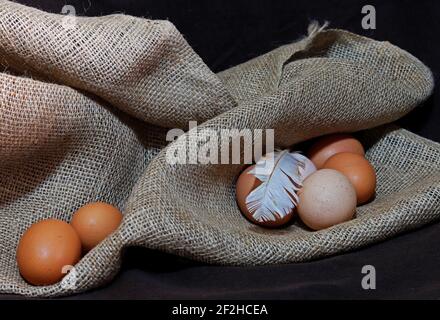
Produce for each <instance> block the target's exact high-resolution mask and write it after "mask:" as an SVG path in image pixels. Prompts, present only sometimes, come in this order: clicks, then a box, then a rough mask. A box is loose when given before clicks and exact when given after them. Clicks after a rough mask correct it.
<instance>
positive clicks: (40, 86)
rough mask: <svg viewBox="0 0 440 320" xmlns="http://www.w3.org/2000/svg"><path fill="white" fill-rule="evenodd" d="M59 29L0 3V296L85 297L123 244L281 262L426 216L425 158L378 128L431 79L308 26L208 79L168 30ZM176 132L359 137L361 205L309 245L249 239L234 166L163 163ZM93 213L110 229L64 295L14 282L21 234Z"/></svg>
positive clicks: (430, 181) (431, 186)
mask: <svg viewBox="0 0 440 320" xmlns="http://www.w3.org/2000/svg"><path fill="white" fill-rule="evenodd" d="M63 18H64V17H63V16H60V15H54V14H47V13H44V12H41V11H38V10H36V9H32V8H27V7H24V6H22V5H18V4H14V3H12V2H8V1H3V0H1V1H0V63H1V65H2V66H4V68H3V70H2V73H1V74H0V157H1V162H0V179H1V184H0V292H2V293H17V294H23V295H29V296H56V295H64V294H69V293H73V292H80V291H84V290H87V289H90V288H93V287H96V286H98V285H101V284H103V283H105V282H107V281H109V280H111V279H112V277H113V276H114V275H115V274H116V272H117V271H118V268H119V265H120V262H121V251H122V249H123V248H124V247H127V246H134V245H138V246H145V247H148V248H151V249H157V250H162V251H166V252H169V253H173V254H176V255H180V256H184V257H188V258H191V259H196V260H199V261H204V262H208V263H216V264H225V265H261V264H275V263H289V262H299V261H306V260H310V259H315V258H319V257H323V256H327V255H330V254H335V253H339V252H343V251H347V250H351V249H355V248H358V247H360V246H363V245H366V244H369V243H372V242H376V241H379V240H383V239H386V238H390V237H392V236H393V235H395V234H397V233H399V232H402V231H405V230H409V229H413V228H416V227H418V226H421V225H423V224H426V223H428V222H430V221H433V220H435V219H437V218H438V217H439V216H440V170H439V168H440V145H439V144H437V143H434V142H432V141H429V140H427V139H424V138H422V137H419V136H417V135H415V134H412V133H410V132H408V131H406V130H403V129H399V128H395V127H392V126H383V124H386V123H390V122H392V121H394V120H396V119H398V118H399V117H401V116H403V115H404V114H406V113H408V112H409V111H410V110H412V109H413V108H414V107H415V106H417V105H418V104H419V103H420V102H421V101H423V100H424V99H426V97H427V96H428V95H429V94H430V93H431V91H432V89H433V79H432V75H431V72H430V70H429V69H428V68H427V67H426V66H424V65H423V64H422V63H421V62H420V61H419V60H417V59H416V58H415V57H413V56H412V55H410V54H409V53H407V52H405V51H403V50H401V49H399V48H397V47H395V46H393V45H391V44H390V43H388V42H377V41H374V40H371V39H368V38H364V37H361V36H358V35H354V34H351V33H349V32H346V31H342V30H322V29H318V27H317V26H315V25H312V26H311V27H310V30H309V35H308V36H307V37H304V38H303V39H300V40H299V41H297V42H295V43H292V44H289V45H286V46H282V47H280V48H278V49H276V50H274V51H272V52H269V53H268V54H265V55H263V56H260V57H258V58H256V59H253V60H251V61H249V62H247V63H245V64H242V65H239V66H237V67H234V68H232V69H229V70H226V71H224V72H221V73H220V74H218V75H216V74H214V73H212V72H211V71H210V70H209V69H208V67H207V66H206V65H205V64H204V63H203V61H202V60H201V59H200V57H198V56H197V54H196V53H195V52H194V51H193V50H192V49H191V48H190V46H189V45H188V44H187V42H186V41H185V40H184V38H183V37H182V35H180V34H179V32H178V31H177V30H176V28H175V27H174V26H173V25H172V24H171V23H170V22H168V21H151V20H146V19H140V18H134V17H130V16H126V15H111V16H105V17H99V18H77V20H76V25H75V27H74V28H65V27H63V20H62V19H63ZM206 41H209V39H206ZM190 120H196V121H198V123H199V124H200V126H199V130H202V129H203V128H211V129H212V130H215V131H219V130H220V129H222V128H226V129H228V128H237V129H242V128H249V129H255V128H262V129H264V128H274V129H275V141H276V145H277V146H280V147H284V146H291V145H293V144H295V143H298V142H301V141H304V140H307V139H309V138H312V137H316V136H319V135H323V134H327V133H331V132H337V131H345V132H354V131H361V132H359V133H358V135H359V136H360V138H361V139H362V140H363V142H364V143H365V145H366V146H367V148H368V152H367V157H368V159H370V160H371V162H372V163H373V165H374V167H375V168H376V170H377V176H378V185H377V196H376V199H375V200H374V201H373V202H371V203H369V204H367V205H364V206H362V207H359V208H358V210H357V216H356V218H355V219H354V220H352V221H350V222H347V223H343V224H340V225H336V226H334V227H332V228H329V229H326V230H322V231H319V232H311V231H308V230H306V229H304V228H303V227H302V226H301V225H300V224H298V223H295V224H293V225H292V226H290V227H288V228H287V229H281V230H264V229H261V228H259V227H257V226H254V225H252V224H250V223H249V222H247V221H246V220H245V219H244V218H243V217H242V215H241V214H240V212H239V210H238V208H237V205H236V203H235V197H234V180H235V178H236V176H237V174H238V173H239V171H240V170H241V169H242V167H243V166H242V165H221V164H218V165H214V164H211V165H202V164H199V165H170V164H167V162H166V160H165V158H166V154H165V153H166V148H164V147H165V146H166V144H167V141H166V139H165V135H166V133H167V131H168V129H169V128H174V127H181V128H185V129H187V126H188V121H190ZM373 127H378V128H375V129H372V130H365V129H369V128H373ZM189 134H195V131H194V130H193V131H190V132H189V133H187V134H186V135H189ZM182 141H183V140H180V139H179V140H177V141H175V142H172V144H171V145H172V146H174V147H175V146H176V144H179V143H182ZM98 199H99V200H103V201H107V202H110V203H113V204H115V205H117V206H119V207H120V208H121V209H122V210H123V212H124V219H123V222H122V224H121V226H120V227H119V229H118V230H117V231H116V232H115V233H114V234H113V235H111V236H110V237H109V238H107V239H106V240H105V241H103V242H102V243H101V244H100V245H99V246H97V247H96V248H95V249H94V250H92V251H91V252H89V253H88V254H87V255H86V256H85V257H84V258H82V260H81V261H80V262H79V263H78V264H77V265H76V269H75V279H74V280H75V282H74V285H73V286H71V287H69V286H66V285H62V284H60V283H59V284H55V285H52V286H47V287H33V286H31V285H29V284H27V283H26V282H25V281H24V280H23V279H22V278H21V277H20V275H19V272H18V268H17V265H16V261H15V250H16V246H17V243H18V240H19V238H20V236H21V235H22V233H23V232H24V230H25V229H26V228H28V227H29V225H30V224H32V223H33V222H35V221H38V220H40V219H43V218H49V217H56V218H59V219H64V220H66V221H69V220H70V218H71V216H72V214H73V212H74V211H75V210H76V209H77V208H78V207H80V206H82V205H83V204H85V203H87V202H89V201H94V200H98Z"/></svg>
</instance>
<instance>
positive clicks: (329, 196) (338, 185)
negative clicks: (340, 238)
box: [297, 169, 356, 230]
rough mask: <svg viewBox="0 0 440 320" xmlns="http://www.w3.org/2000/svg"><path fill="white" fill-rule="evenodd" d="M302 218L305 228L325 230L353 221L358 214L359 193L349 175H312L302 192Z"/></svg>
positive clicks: (328, 171)
mask: <svg viewBox="0 0 440 320" xmlns="http://www.w3.org/2000/svg"><path fill="white" fill-rule="evenodd" d="M298 196H299V203H298V207H297V209H298V215H299V217H300V218H301V220H302V221H303V222H304V224H305V225H307V226H308V227H310V228H311V229H314V230H321V229H324V228H328V227H331V226H333V225H335V224H338V223H342V222H345V221H348V220H350V219H351V218H352V217H353V215H354V214H355V211H356V190H355V188H354V187H353V185H352V184H351V182H350V181H349V180H348V179H347V177H346V176H345V175H343V174H342V173H340V172H339V171H336V170H332V169H321V170H318V171H316V172H314V173H312V174H311V175H310V176H309V177H308V178H307V179H305V180H304V182H303V187H302V188H301V189H300V190H299V192H298Z"/></svg>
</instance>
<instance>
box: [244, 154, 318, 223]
mask: <svg viewBox="0 0 440 320" xmlns="http://www.w3.org/2000/svg"><path fill="white" fill-rule="evenodd" d="M314 171H316V168H315V166H314V165H313V163H312V162H311V161H310V160H309V159H307V158H306V157H305V156H303V155H302V154H300V153H297V152H289V150H282V151H279V150H278V151H275V152H272V153H269V154H267V155H266V156H265V157H262V158H261V159H260V160H259V161H258V162H257V163H256V165H255V167H254V168H253V169H252V170H250V171H249V174H253V175H254V176H255V177H256V178H257V179H259V180H260V181H261V182H262V183H261V185H260V186H258V187H257V188H255V189H254V190H253V191H252V192H251V193H249V195H248V196H247V198H246V206H247V208H248V210H249V212H250V213H251V214H252V216H253V218H254V219H255V220H257V221H260V222H264V221H275V220H276V219H277V217H279V218H283V217H285V216H286V215H287V214H289V213H290V212H292V210H293V209H294V208H295V207H296V206H297V204H298V195H297V191H298V190H299V189H300V188H301V186H302V182H303V180H304V179H305V178H306V177H307V176H308V175H310V174H311V173H312V172H314Z"/></svg>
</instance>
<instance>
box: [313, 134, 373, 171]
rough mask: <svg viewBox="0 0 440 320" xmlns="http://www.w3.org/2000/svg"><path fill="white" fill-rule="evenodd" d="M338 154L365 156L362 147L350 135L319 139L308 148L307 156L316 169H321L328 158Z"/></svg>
mask: <svg viewBox="0 0 440 320" xmlns="http://www.w3.org/2000/svg"><path fill="white" fill-rule="evenodd" d="M340 152H351V153H357V154H360V155H365V150H364V147H363V146H362V144H361V143H360V142H359V141H358V140H356V139H355V138H354V137H353V136H352V135H350V134H345V133H336V134H330V135H327V136H324V137H322V138H319V139H318V140H317V141H316V142H315V143H314V144H313V145H312V146H311V147H310V149H309V151H308V153H307V156H308V158H309V159H310V160H312V162H313V163H314V164H315V166H316V168H317V169H322V168H323V166H324V163H325V162H326V161H327V159H328V158H330V157H331V156H333V155H335V154H337V153H340Z"/></svg>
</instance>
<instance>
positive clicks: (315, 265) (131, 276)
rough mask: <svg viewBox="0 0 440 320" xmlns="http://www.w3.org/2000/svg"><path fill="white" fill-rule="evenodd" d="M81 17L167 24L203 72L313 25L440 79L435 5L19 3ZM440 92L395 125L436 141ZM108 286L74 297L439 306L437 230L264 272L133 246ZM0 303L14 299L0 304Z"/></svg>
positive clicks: (328, 0) (439, 12)
mask: <svg viewBox="0 0 440 320" xmlns="http://www.w3.org/2000/svg"><path fill="white" fill-rule="evenodd" d="M18 2H21V3H23V4H28V5H32V6H34V7H38V8H40V9H43V10H46V11H51V12H57V13H59V12H61V8H62V7H63V5H65V4H70V5H73V6H74V7H75V8H76V10H77V14H78V15H87V16H96V15H104V14H110V13H116V12H118V13H126V14H130V15H135V16H143V17H146V18H151V19H168V20H170V21H171V22H173V23H174V24H175V25H176V27H177V28H178V29H179V30H180V32H181V33H183V34H184V36H185V38H186V39H187V40H188V42H189V43H190V45H191V46H192V47H193V48H194V50H195V51H196V52H197V53H198V54H199V55H200V56H201V57H202V58H203V60H204V61H205V62H206V64H207V65H208V66H209V67H210V68H211V69H212V70H214V71H216V72H218V71H221V70H224V69H226V68H228V67H230V66H234V65H236V64H238V63H241V62H244V61H246V60H248V59H250V58H252V57H255V56H258V55H260V54H262V53H265V52H267V51H269V50H271V49H273V48H276V47H278V46H279V45H282V44H286V43H289V42H291V41H294V40H295V39H297V38H298V37H300V36H301V35H303V34H305V33H306V29H307V25H308V23H309V22H310V21H311V20H313V19H316V20H318V21H321V22H323V21H325V20H328V21H329V22H330V27H334V28H342V29H347V30H349V31H352V32H356V33H359V34H362V35H365V36H369V37H372V38H374V39H377V40H387V41H390V42H391V43H393V44H395V45H398V46H400V47H401V48H403V49H405V50H407V51H409V52H410V53H412V54H413V55H415V56H416V57H418V58H419V59H420V60H421V61H423V62H424V63H425V64H426V65H428V66H429V67H430V68H431V70H432V71H433V73H434V76H435V79H436V82H437V83H438V80H439V72H440V62H439V61H440V44H439V40H440V37H439V34H440V5H439V2H438V1H436V0H431V1H428V0H424V1H423V0H418V1H397V0H395V1H392V0H389V1H386V0H383V1H358V0H352V1H348V0H347V1H335V0H322V1H321V0H319V1H318V0H315V1H313V0H309V1H302V0H301V1H300V0H289V1H274V0H273V1H269V0H265V1H263V0H258V1H256V0H235V1H233V0H230V1H227V0H223V1H220V0H209V1H207V0H200V1H195V0H186V1H183V0H155V1H154V0H143V1H136V0H130V1H123V0H107V1H103V0H62V1H60V0H57V1H55V0H19V1H18ZM366 4H371V5H374V6H375V8H376V13H377V26H376V27H377V29H376V30H363V29H362V27H361V19H362V17H363V15H362V13H361V9H362V7H363V6H364V5H366ZM439 100H440V98H439V90H438V89H437V88H436V89H435V92H434V94H433V95H432V96H431V97H430V98H429V99H428V100H427V101H426V102H425V103H424V104H423V105H421V106H419V107H418V108H417V109H416V110H415V111H413V112H412V113H410V114H409V115H408V116H406V117H405V118H403V119H401V120H400V121H399V123H400V124H401V125H403V126H404V127H405V128H407V129H409V130H411V131H413V132H415V133H418V134H420V135H422V136H424V137H427V138H430V139H433V140H435V141H437V142H439V141H440V105H439ZM123 261H124V262H123V267H122V270H121V272H120V273H119V275H118V276H117V277H116V278H115V279H114V281H113V282H111V283H110V284H108V285H106V286H104V287H102V288H99V289H96V290H93V291H90V292H87V293H83V294H80V295H75V296H72V297H68V299H90V298H94V299H108V298H114V299H164V298H170V299H230V298H232V299H235V298H237V299H293V298H295V299H298V298H299V299H310V298H312V299H313V298H315V299H320V298H331V299H339V298H355V299H359V298H360V299H377V298H392V299H394V298H425V299H426V298H431V299H439V298H440V224H439V223H436V224H432V225H430V226H426V227H424V228H422V229H419V230H416V231H412V232H410V233H407V234H403V235H400V236H397V237H395V238H393V239H391V240H388V241H385V242H382V243H379V244H375V245H371V246H369V247H367V248H363V249H360V250H356V251H353V252H350V253H346V254H342V255H337V256H333V257H330V258H326V259H321V260H318V261H312V262H308V263H300V264H290V265H279V266H265V267H247V268H242V267H221V266H210V265H203V264H200V263H195V262H192V261H188V260H184V259H181V258H178V257H174V256H170V255H165V254H162V253H159V252H151V251H149V250H147V249H143V248H129V249H127V250H126V252H125V253H124V260H123ZM367 264H369V265H373V266H375V268H376V272H377V289H376V290H363V289H362V287H361V279H362V276H363V274H361V269H362V266H364V265H367ZM0 298H16V297H15V296H1V295H0Z"/></svg>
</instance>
